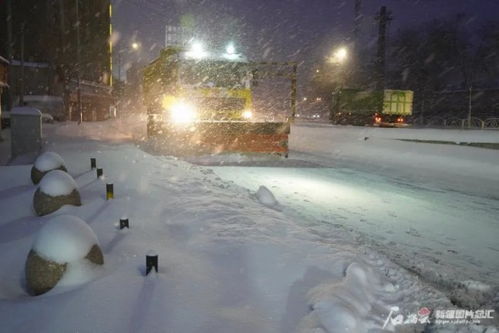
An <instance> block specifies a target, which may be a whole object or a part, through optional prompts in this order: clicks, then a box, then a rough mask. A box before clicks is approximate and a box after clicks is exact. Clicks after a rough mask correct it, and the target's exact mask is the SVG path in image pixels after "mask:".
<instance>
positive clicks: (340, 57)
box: [329, 47, 348, 65]
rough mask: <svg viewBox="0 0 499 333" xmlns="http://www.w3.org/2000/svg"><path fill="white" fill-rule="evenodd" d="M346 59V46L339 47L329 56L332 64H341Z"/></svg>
mask: <svg viewBox="0 0 499 333" xmlns="http://www.w3.org/2000/svg"><path fill="white" fill-rule="evenodd" d="M347 59H348V50H347V48H346V47H340V48H338V49H336V50H335V51H334V52H333V55H332V56H331V57H329V62H330V63H333V64H338V65H341V64H343V63H344V62H345V61H346V60H347Z"/></svg>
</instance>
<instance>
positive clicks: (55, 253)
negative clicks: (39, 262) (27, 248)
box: [33, 215, 99, 263]
mask: <svg viewBox="0 0 499 333" xmlns="http://www.w3.org/2000/svg"><path fill="white" fill-rule="evenodd" d="M94 245H99V242H98V240H97V236H96V235H95V234H94V232H93V231H92V229H91V228H90V227H89V226H88V224H87V223H85V221H83V220H82V219H80V218H79V217H76V216H71V215H59V216H56V217H55V218H53V219H52V220H50V221H48V222H47V223H46V224H45V225H44V226H43V227H42V229H41V230H40V232H39V233H38V235H37V237H36V239H35V242H34V245H33V250H35V251H36V252H37V253H38V254H39V255H40V256H42V257H44V258H45V259H48V260H51V261H54V262H57V263H67V262H73V261H77V260H79V259H82V258H84V257H85V256H86V255H87V254H88V252H89V251H90V249H91V248H92V246H94Z"/></svg>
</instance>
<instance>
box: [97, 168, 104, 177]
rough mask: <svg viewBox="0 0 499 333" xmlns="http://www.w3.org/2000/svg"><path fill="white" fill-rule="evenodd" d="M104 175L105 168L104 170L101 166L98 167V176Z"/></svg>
mask: <svg viewBox="0 0 499 333" xmlns="http://www.w3.org/2000/svg"><path fill="white" fill-rule="evenodd" d="M103 175H104V170H102V169H101V168H99V169H97V178H100V177H102V176H103Z"/></svg>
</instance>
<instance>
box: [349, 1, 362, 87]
mask: <svg viewBox="0 0 499 333" xmlns="http://www.w3.org/2000/svg"><path fill="white" fill-rule="evenodd" d="M361 1H362V0H355V5H354V21H353V23H354V26H353V47H352V50H351V55H350V57H351V60H350V61H351V63H352V66H351V78H350V81H351V82H352V83H353V85H356V84H358V83H359V82H358V79H359V72H360V56H359V54H360V50H359V46H360V40H359V39H360V23H361V20H362V14H361V13H360V11H361Z"/></svg>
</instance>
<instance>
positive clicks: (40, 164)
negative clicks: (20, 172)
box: [35, 151, 64, 172]
mask: <svg viewBox="0 0 499 333" xmlns="http://www.w3.org/2000/svg"><path fill="white" fill-rule="evenodd" d="M61 166H64V160H63V159H62V157H61V156H60V155H59V154H57V153H54V152H51V151H48V152H45V153H43V154H41V155H40V156H38V158H37V159H36V161H35V168H37V169H38V170H39V171H42V172H44V171H49V170H54V169H58V168H60V167H61Z"/></svg>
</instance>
